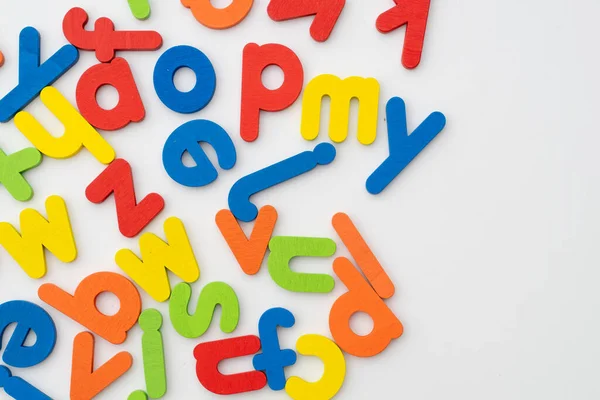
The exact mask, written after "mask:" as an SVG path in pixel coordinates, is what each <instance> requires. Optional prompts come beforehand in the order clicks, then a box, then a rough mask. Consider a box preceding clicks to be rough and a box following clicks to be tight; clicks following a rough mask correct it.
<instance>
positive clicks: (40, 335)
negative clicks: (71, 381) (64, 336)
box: [0, 300, 56, 368]
mask: <svg viewBox="0 0 600 400" xmlns="http://www.w3.org/2000/svg"><path fill="white" fill-rule="evenodd" d="M15 322H16V323H17V326H16V327H15V331H14V332H13V334H12V336H11V337H10V339H9V341H8V344H7V345H6V350H4V354H3V355H2V360H3V361H4V362H5V363H7V364H8V365H12V366H13V367H17V368H27V367H32V366H34V365H37V364H39V363H41V362H42V361H44V360H45V359H46V358H47V357H48V356H49V355H50V353H52V350H53V349H54V344H55V343H56V327H55V326H54V321H52V318H50V315H48V313H47V312H46V311H44V309H43V308H42V307H40V306H38V305H36V304H33V303H30V302H28V301H23V300H13V301H7V302H6V303H2V304H0V338H2V335H4V330H5V329H6V327H7V326H9V325H10V324H13V323H15ZM31 331H34V332H35V335H36V337H37V338H36V340H35V344H34V345H33V346H25V340H26V339H27V335H29V332H31Z"/></svg>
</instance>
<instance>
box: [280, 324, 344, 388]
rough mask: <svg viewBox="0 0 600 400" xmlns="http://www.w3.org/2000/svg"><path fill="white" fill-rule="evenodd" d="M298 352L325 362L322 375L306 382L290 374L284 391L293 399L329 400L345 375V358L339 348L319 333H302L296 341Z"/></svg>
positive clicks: (340, 385)
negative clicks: (311, 381)
mask: <svg viewBox="0 0 600 400" xmlns="http://www.w3.org/2000/svg"><path fill="white" fill-rule="evenodd" d="M296 350H298V353H300V354H302V355H306V356H317V357H319V358H320V359H321V360H322V361H323V364H325V371H324V372H323V376H322V377H321V379H319V380H318V381H317V382H314V383H310V382H306V381H305V380H304V379H302V378H298V377H297V376H292V377H290V379H288V381H287V383H286V384H285V391H286V393H287V394H288V395H289V396H290V397H291V398H292V399H294V400H329V399H331V398H332V397H333V396H335V394H336V393H337V392H338V391H339V390H340V389H341V388H342V384H343V383H344V378H345V376H346V360H344V354H343V353H342V351H341V350H340V348H339V347H338V346H337V345H336V344H335V343H334V342H333V341H331V340H329V339H327V338H326V337H325V336H321V335H304V336H300V338H298V341H297V342H296Z"/></svg>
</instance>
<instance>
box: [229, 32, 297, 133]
mask: <svg viewBox="0 0 600 400" xmlns="http://www.w3.org/2000/svg"><path fill="white" fill-rule="evenodd" d="M269 65H276V66H278V67H279V68H281V70H282V71H283V83H282V84H281V86H280V87H279V88H277V89H273V90H271V89H268V88H266V87H265V85H264V84H263V82H262V73H263V71H264V69H265V68H267V67H268V66H269ZM303 84H304V69H303V68H302V63H301V62H300V59H299V58H298V56H297V55H296V53H294V52H293V51H292V50H290V49H289V48H287V47H285V46H283V45H281V44H275V43H270V44H265V45H263V46H259V45H257V44H256V43H248V44H247V45H246V47H244V54H243V60H242V104H241V116H240V136H241V137H242V139H244V140H245V141H246V142H253V141H255V140H256V139H257V138H258V131H259V122H260V111H261V110H263V111H281V110H284V109H286V108H288V107H289V106H291V105H292V104H294V102H295V101H296V99H297V98H298V96H300V92H301V91H302V85H303Z"/></svg>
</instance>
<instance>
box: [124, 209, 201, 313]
mask: <svg viewBox="0 0 600 400" xmlns="http://www.w3.org/2000/svg"><path fill="white" fill-rule="evenodd" d="M164 229H165V235H166V237H167V243H165V242H164V241H163V240H161V239H160V238H159V237H158V236H156V235H155V234H153V233H149V232H147V233H144V234H143V235H142V236H141V237H140V251H141V253H142V258H141V259H140V258H138V257H137V256H136V255H135V253H133V252H132V251H131V250H128V249H121V250H119V251H118V252H117V254H116V255H115V261H116V262H117V265H118V266H119V267H120V268H121V269H122V270H123V271H124V272H125V273H126V274H127V275H129V276H130V277H131V279H133V280H134V281H135V282H136V283H137V284H138V285H140V286H141V287H142V289H144V290H145V291H146V292H147V293H148V294H149V295H150V296H152V298H153V299H154V300H156V301H158V302H163V301H166V300H168V299H169V297H170V296H171V284H170V282H169V277H168V275H167V269H168V270H169V271H171V272H173V273H174V274H175V275H177V276H178V277H179V278H181V279H182V280H183V281H185V282H188V283H192V282H195V281H196V280H197V279H198V278H199V277H200V268H198V263H197V262H196V257H195V256H194V250H193V249H192V246H191V245H190V241H189V239H188V237H187V233H186V231H185V227H184V226H183V222H181V220H180V219H179V218H176V217H171V218H168V219H167V220H166V221H165V224H164Z"/></svg>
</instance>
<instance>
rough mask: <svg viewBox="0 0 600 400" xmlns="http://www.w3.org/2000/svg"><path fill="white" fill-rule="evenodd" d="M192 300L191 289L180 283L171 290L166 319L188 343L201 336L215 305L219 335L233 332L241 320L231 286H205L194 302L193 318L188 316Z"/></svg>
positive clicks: (212, 284) (221, 284)
mask: <svg viewBox="0 0 600 400" xmlns="http://www.w3.org/2000/svg"><path fill="white" fill-rule="evenodd" d="M191 297H192V288H191V287H190V285H188V284H187V283H185V282H181V283H179V284H177V285H176V286H175V287H174V288H173V293H171V299H170V300H169V317H170V318H171V324H172V325H173V328H175V330H176V331H177V333H179V334H180V335H181V336H183V337H186V338H189V339H195V338H198V337H200V336H202V335H204V333H206V331H207V330H208V328H209V326H210V323H211V322H212V318H213V315H214V312H215V309H216V308H217V305H220V306H221V325H220V327H221V331H223V332H225V333H231V332H233V331H234V330H235V328H236V327H237V324H238V321H239V320H240V304H239V302H238V298H237V295H236V294H235V292H234V291H233V289H232V288H231V286H229V285H228V284H226V283H223V282H212V283H209V284H208V285H206V286H205V287H204V288H203V289H202V292H201V293H200V296H199V297H198V301H197V302H196V312H195V313H194V314H192V315H190V313H189V312H188V307H189V304H190V298H191Z"/></svg>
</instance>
